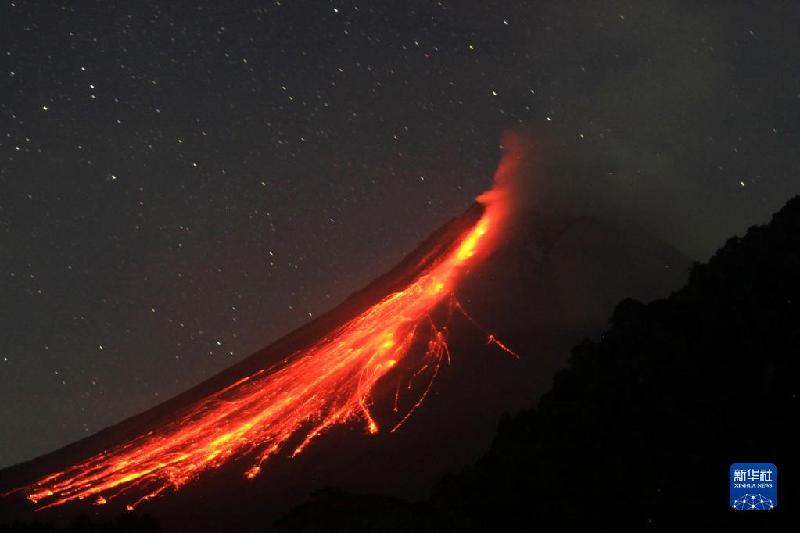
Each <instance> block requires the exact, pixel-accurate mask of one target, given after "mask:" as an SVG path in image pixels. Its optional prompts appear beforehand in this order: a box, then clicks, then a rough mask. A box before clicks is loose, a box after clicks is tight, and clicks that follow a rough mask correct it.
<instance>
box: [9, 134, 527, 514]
mask: <svg viewBox="0 0 800 533" xmlns="http://www.w3.org/2000/svg"><path fill="white" fill-rule="evenodd" d="M511 141H512V142H511V144H516V143H513V140H511ZM519 159H520V157H519V154H518V153H517V150H508V151H507V153H506V155H505V156H504V158H503V160H502V161H501V164H500V167H499V168H498V171H497V173H496V176H495V187H494V188H493V189H492V190H490V191H488V192H486V193H484V194H483V195H481V196H480V197H479V198H478V202H479V203H480V204H481V206H482V209H477V208H473V209H471V210H469V211H468V212H467V214H465V217H469V224H468V225H467V226H465V227H464V228H463V229H462V230H461V231H459V232H458V233H457V234H450V233H442V234H440V235H439V240H438V242H435V243H434V244H433V245H432V246H430V247H429V248H428V251H427V252H426V253H425V254H424V255H423V256H422V257H420V258H419V259H418V260H417V263H416V264H415V265H414V269H413V275H412V276H411V277H410V278H409V279H408V280H407V281H406V282H405V283H404V284H403V285H402V286H401V287H399V288H398V289H397V290H393V291H391V292H389V293H388V294H385V295H383V296H382V297H381V298H380V299H379V300H378V301H377V303H374V304H373V305H371V306H370V307H368V308H366V310H363V311H362V312H360V314H358V315H357V316H355V317H354V318H351V319H349V320H348V321H346V322H344V323H343V324H339V325H338V326H337V327H335V328H334V329H333V330H332V331H330V332H329V333H328V334H326V335H324V336H322V338H319V339H317V340H316V341H315V342H313V343H312V344H310V345H309V346H307V347H305V348H303V349H299V350H296V351H293V352H291V353H286V354H285V355H284V356H283V357H282V358H281V360H280V361H279V362H278V363H276V364H273V365H271V366H265V367H262V368H261V369H259V370H257V371H255V372H252V373H250V374H248V375H245V376H244V377H240V378H238V379H236V380H233V381H232V382H230V383H228V384H227V386H224V387H223V388H221V389H220V390H217V391H216V392H214V393H212V394H209V395H207V396H205V397H204V398H202V399H200V400H199V401H196V402H193V403H192V404H191V405H189V406H188V407H184V408H182V409H178V410H177V411H176V412H174V413H172V414H171V415H170V416H169V417H168V418H167V419H166V421H164V422H162V423H160V424H157V425H155V426H154V427H152V428H150V430H149V431H146V432H145V433H143V434H141V435H139V436H136V437H134V438H132V439H127V440H125V441H124V442H121V443H118V444H116V445H114V446H112V447H110V448H108V449H106V450H104V451H102V452H100V453H97V454H95V455H92V456H90V457H88V458H86V459H84V460H81V461H78V462H76V463H75V464H73V465H72V466H69V467H67V468H65V469H63V470H59V471H55V472H52V473H50V474H49V475H46V476H44V477H42V478H40V479H38V480H36V481H34V482H33V483H31V484H29V485H27V486H23V487H21V488H19V489H16V491H21V492H23V493H24V494H25V496H26V497H27V499H28V500H30V501H31V502H32V503H34V504H36V506H37V507H38V508H47V507H53V506H58V505H62V504H65V503H67V502H71V501H75V500H86V499H88V500H89V501H92V502H93V503H95V504H98V505H100V504H105V503H107V502H109V501H111V500H114V499H116V498H119V499H120V501H121V502H122V503H123V505H124V506H125V507H126V508H127V509H129V510H131V509H133V508H134V507H135V506H136V505H138V504H139V503H141V502H143V501H145V500H148V499H150V498H153V497H155V496H157V495H159V494H161V493H162V492H164V491H165V490H168V489H178V488H180V487H182V486H184V485H185V484H187V483H189V482H191V481H192V480H194V479H196V478H197V477H198V476H200V475H201V474H202V473H203V472H205V471H207V470H209V469H213V468H218V467H220V466H221V465H222V464H224V463H226V462H227V461H229V460H231V459H234V458H247V460H248V461H249V462H250V467H249V468H247V469H245V470H244V471H243V472H242V475H244V476H245V477H247V478H253V477H255V476H257V475H258V474H259V473H260V472H261V469H262V466H263V465H264V463H265V462H266V461H267V460H268V459H269V458H270V457H271V456H273V455H275V454H277V453H279V452H281V451H282V450H284V449H286V448H287V447H288V449H286V450H285V451H286V453H287V454H289V455H291V456H294V455H297V454H299V453H301V452H302V451H303V449H305V448H306V446H308V444H309V442H310V441H311V440H312V439H314V438H315V437H317V436H318V435H320V434H321V433H322V432H324V431H325V430H326V429H327V428H330V427H332V426H334V425H337V424H344V423H347V422H350V421H353V420H357V419H361V420H363V421H364V422H365V424H366V428H367V431H368V432H369V433H376V432H378V431H379V430H380V425H379V423H378V421H377V420H376V419H375V417H374V416H373V414H372V413H371V411H370V405H371V404H372V401H373V393H374V389H375V386H376V384H377V383H378V382H379V380H381V379H382V378H384V377H385V376H387V375H388V374H389V373H393V372H394V373H397V374H398V378H397V379H398V386H397V392H396V397H395V399H394V401H395V408H394V412H395V413H397V415H396V418H395V419H394V420H392V421H390V422H389V424H388V425H387V427H388V428H389V429H390V431H394V430H396V429H398V428H399V427H400V426H401V425H402V424H403V422H405V420H406V419H407V418H408V417H409V416H410V415H411V413H413V411H414V410H415V409H417V408H418V407H419V406H420V405H421V403H422V402H423V400H424V399H425V396H426V395H427V394H428V391H429V390H430V387H431V385H432V384H433V382H434V380H435V378H436V375H437V373H438V371H439V368H440V366H441V364H442V362H443V360H449V357H450V353H449V351H448V345H447V334H448V329H447V323H446V320H445V321H444V323H441V322H442V321H439V322H440V323H437V320H435V318H434V316H433V312H434V310H435V309H437V308H438V307H439V306H440V304H446V305H447V315H448V316H449V315H450V314H452V313H453V312H454V311H455V312H458V313H461V314H463V315H464V316H466V317H467V318H469V316H468V315H467V314H466V311H465V310H464V309H463V307H462V306H461V305H460V304H459V303H458V301H457V300H456V299H455V292H454V291H455V289H456V287H457V285H458V283H459V281H460V280H461V279H462V277H463V276H464V275H465V274H466V273H467V272H468V270H469V269H470V267H472V266H474V265H475V263H476V262H477V261H479V260H480V259H481V258H482V257H484V256H485V255H486V254H487V253H488V252H489V251H490V250H491V249H492V246H493V245H494V244H495V243H496V242H497V239H498V236H499V235H500V234H501V231H502V228H503V223H504V220H505V219H506V217H507V215H508V211H509V205H508V204H509V198H510V193H509V191H508V187H507V185H506V183H507V181H508V177H509V176H510V175H511V174H512V173H513V172H514V168H515V166H516V165H517V162H518V161H519ZM487 335H488V337H487V340H488V342H490V343H494V344H495V345H496V346H498V347H499V348H500V349H502V350H504V351H506V352H508V353H510V354H512V355H516V354H514V353H513V352H512V351H511V350H509V349H508V348H507V347H505V345H503V344H502V343H501V342H500V341H498V340H497V339H495V337H494V335H491V334H488V333H487ZM425 339H427V341H425ZM415 340H416V341H417V342H419V341H420V340H422V343H421V344H422V345H423V346H424V348H423V349H420V350H412V349H411V348H412V346H417V345H418V344H417V343H415ZM417 352H419V354H418V357H416V356H415V357H414V358H413V359H412V360H410V361H409V360H406V359H408V358H409V354H416V353H417ZM401 363H403V364H401ZM411 378H417V379H425V380H427V381H426V383H427V384H426V386H424V387H423V389H422V392H421V393H419V394H418V396H417V398H416V400H415V401H413V402H410V403H411V405H410V406H409V407H408V408H404V409H399V408H398V397H397V396H399V394H400V383H401V382H404V381H403V380H404V379H405V382H407V381H409V380H410V379H411ZM408 388H410V387H408ZM16 491H15V492H16Z"/></svg>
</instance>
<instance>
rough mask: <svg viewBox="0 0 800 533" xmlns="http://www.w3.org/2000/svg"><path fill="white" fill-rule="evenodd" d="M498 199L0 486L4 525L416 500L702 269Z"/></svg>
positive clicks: (203, 517)
mask: <svg viewBox="0 0 800 533" xmlns="http://www.w3.org/2000/svg"><path fill="white" fill-rule="evenodd" d="M520 157H521V156H520V154H519V153H515V152H513V151H512V152H509V153H507V154H506V156H505V157H504V159H503V160H502V162H501V164H500V167H499V169H498V172H497V175H496V182H497V183H498V185H497V186H496V188H495V189H493V190H492V191H490V192H489V193H487V194H485V195H483V196H481V197H479V199H478V200H479V201H478V203H476V204H474V205H472V206H471V207H469V208H468V209H467V210H466V211H465V212H464V213H463V214H462V215H461V216H459V217H456V218H454V219H452V220H451V221H450V222H448V223H447V224H445V225H444V226H443V227H442V228H440V229H439V230H438V231H436V232H434V233H433V234H432V235H431V236H430V237H429V238H428V239H426V240H425V241H424V242H423V243H421V244H420V245H419V247H418V248H417V249H416V250H415V251H413V252H412V253H411V254H409V255H408V256H407V257H406V258H405V259H404V260H403V261H401V262H400V264H398V265H397V266H396V267H395V268H394V269H392V270H391V271H390V272H388V273H386V274H385V275H383V276H381V277H379V278H378V279H376V280H375V281H374V282H373V283H371V284H370V285H368V286H367V287H365V288H364V289H363V290H361V291H359V292H358V293H356V294H354V295H352V296H351V297H350V298H348V299H347V300H346V301H344V302H343V303H341V304H340V305H339V306H337V307H336V308H334V309H333V310H331V311H329V312H328V313H326V314H325V315H322V316H320V317H319V318H317V319H316V320H314V321H313V322H310V323H308V324H306V325H305V326H303V327H301V328H299V329H298V330H296V331H294V332H292V333H290V334H288V335H286V336H285V337H283V338H281V339H279V340H278V341H276V342H274V343H272V344H271V345H269V346H268V347H267V348H265V349H263V350H261V351H259V352H257V353H255V354H253V355H251V356H250V357H248V358H246V359H244V360H243V361H241V362H240V363H238V364H237V365H235V366H233V367H231V368H229V369H228V370H226V371H224V372H222V373H221V374H219V375H217V376H215V377H213V378H211V379H209V380H207V381H205V382H203V383H201V384H199V385H198V386H196V387H195V388H193V389H191V390H189V391H187V392H185V393H183V394H181V395H179V396H177V397H175V398H173V399H171V400H169V401H167V402H165V403H163V404H161V405H159V406H157V407H155V408H153V409H151V410H148V411H146V412H144V413H142V414H140V415H138V416H135V417H133V418H130V419H128V420H125V421H123V422H121V423H119V424H117V425H115V426H113V427H110V428H107V429H105V430H103V431H101V432H99V433H97V434H95V435H92V436H90V437H88V438H86V439H84V440H81V441H79V442H76V443H74V444H72V445H69V446H67V447H65V448H63V449H61V450H58V451H55V452H53V453H51V454H48V455H45V456H43V457H40V458H37V459H35V460H33V461H29V462H27V463H23V464H20V465H17V466H14V467H11V468H8V469H6V470H4V471H2V472H0V491H2V492H3V494H4V497H3V498H2V500H1V501H0V505H2V508H1V509H0V512H2V513H3V514H2V515H0V519H8V518H12V517H13V518H18V517H22V518H30V517H32V516H35V517H37V518H39V519H44V520H53V521H56V522H60V521H64V520H68V519H70V517H73V516H75V515H77V514H80V513H88V514H92V515H98V516H101V517H104V516H112V515H114V514H117V513H120V512H136V513H138V512H147V513H150V514H153V515H155V516H157V517H158V518H159V520H161V521H162V522H163V523H164V524H165V525H166V526H168V529H169V527H170V526H171V527H175V528H177V527H179V525H180V527H185V526H186V524H192V527H193V528H194V529H196V530H202V529H207V530H218V529H221V528H225V527H230V526H231V525H232V524H233V525H235V526H236V528H237V529H243V530H248V529H260V530H263V528H264V527H266V526H265V523H266V525H268V524H269V523H270V519H274V518H275V517H277V516H279V515H280V514H281V513H282V512H284V511H285V510H286V509H288V508H289V507H291V506H292V505H295V504H296V503H297V502H299V501H302V500H303V499H304V498H306V497H307V495H308V494H309V493H310V492H312V491H313V490H315V489H317V488H319V487H321V486H326V485H337V486H343V487H347V488H351V489H354V490H359V491H377V492H382V493H390V494H396V495H401V496H405V497H412V498H413V497H418V496H420V495H424V494H425V493H426V491H428V490H430V488H431V486H432V484H433V482H434V481H435V480H436V479H438V478H440V477H441V476H442V474H444V473H447V472H450V471H454V470H457V469H458V468H460V467H462V466H464V465H466V464H468V463H469V462H470V461H472V460H474V458H475V457H477V455H478V454H479V453H480V452H481V451H482V450H483V449H485V448H486V447H487V446H488V444H489V441H490V439H491V435H492V434H493V433H494V430H495V427H496V423H497V419H498V417H499V415H500V414H501V413H503V412H506V411H515V410H519V409H521V408H523V407H528V406H529V405H531V404H532V403H534V402H535V401H536V399H537V398H538V396H539V395H540V394H541V393H542V392H544V390H546V388H547V386H548V384H549V381H550V379H551V378H552V375H553V373H554V372H555V371H556V370H558V369H559V368H560V367H561V366H563V364H564V361H565V359H566V356H567V353H568V350H569V347H570V346H571V345H572V344H573V343H574V342H575V341H576V340H578V339H580V338H582V337H583V336H586V335H592V334H596V333H597V332H598V331H600V330H601V329H602V328H603V326H604V325H605V317H606V316H607V314H608V311H609V310H610V309H611V307H612V306H613V304H614V303H615V302H616V301H617V300H619V299H620V298H621V297H623V296H631V295H633V296H635V297H637V298H640V299H650V298H653V297H656V296H661V295H662V294H663V293H664V292H665V291H667V290H668V289H670V288H672V287H676V286H677V285H678V284H679V283H680V281H682V280H683V278H684V276H685V273H686V271H687V270H686V267H687V266H688V260H687V259H686V258H685V257H683V256H682V255H681V254H680V253H678V252H676V251H675V250H673V249H671V248H670V247H668V246H667V245H665V244H663V243H661V242H659V241H657V240H656V239H653V238H652V237H650V236H649V235H647V234H645V233H644V232H639V231H638V230H631V229H630V228H626V229H624V230H621V229H620V228H617V227H612V226H611V225H608V224H605V223H603V222H600V221H598V220H594V219H591V218H585V217H579V216H574V215H569V214H563V213H548V212H542V211H537V212H527V211H524V210H520V211H519V212H516V213H514V214H513V216H512V214H511V204H512V199H511V196H510V190H509V189H508V188H507V183H506V182H507V181H508V180H509V178H510V177H511V176H513V175H515V174H516V173H518V168H517V164H518V163H519V161H520Z"/></svg>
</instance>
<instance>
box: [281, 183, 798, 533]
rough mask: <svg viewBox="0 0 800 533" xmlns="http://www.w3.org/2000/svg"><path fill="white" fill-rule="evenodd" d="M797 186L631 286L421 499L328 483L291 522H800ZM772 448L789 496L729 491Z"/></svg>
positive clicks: (581, 526)
mask: <svg viewBox="0 0 800 533" xmlns="http://www.w3.org/2000/svg"><path fill="white" fill-rule="evenodd" d="M798 272H800V198H795V199H793V200H792V201H790V202H789V203H788V204H787V205H786V206H785V207H784V208H783V209H782V210H781V211H780V212H779V213H777V214H776V215H775V216H774V218H773V220H772V221H771V222H770V223H769V224H768V225H767V226H764V227H754V228H751V229H750V230H749V231H748V232H747V235H746V236H745V237H743V238H733V239H730V240H729V241H728V242H727V243H726V245H725V246H724V247H723V248H722V249H720V250H719V251H718V252H717V253H716V254H715V255H714V256H713V257H712V259H711V260H710V261H709V262H708V264H704V265H698V266H696V267H695V268H694V269H693V270H692V272H691V276H690V279H689V282H688V284H687V285H686V286H685V287H684V288H683V289H681V290H679V291H677V292H676V293H674V294H672V295H671V296H670V297H669V298H668V299H665V300H658V301H655V302H652V303H650V304H647V305H645V304H642V303H640V302H637V301H635V300H630V299H628V300H624V301H622V302H621V303H620V304H619V305H618V306H617V307H616V310H615V311H614V313H613V315H612V318H611V327H610V329H609V330H608V331H607V332H606V333H605V334H604V335H603V336H602V338H601V339H600V340H598V341H596V342H592V341H588V340H587V341H584V342H583V343H582V344H579V345H578V346H577V347H575V348H574V349H573V351H572V356H571V358H570V365H569V368H567V369H566V370H564V371H562V372H560V373H558V375H557V376H556V378H555V380H554V383H553V389H552V391H551V392H549V393H548V394H546V395H545V396H544V397H543V398H542V399H541V402H540V403H539V405H538V407H537V408H536V409H534V410H530V411H525V412H522V413H520V414H519V415H517V416H514V417H505V418H504V419H503V420H502V422H501V424H500V427H499V429H498V432H497V435H496V437H495V439H494V442H493V444H492V446H491V448H490V450H489V452H488V453H486V454H485V455H484V456H483V457H482V458H481V459H480V460H479V461H478V462H477V463H476V464H475V465H474V466H473V467H471V468H469V469H468V470H466V471H465V472H464V473H462V474H460V475H457V476H450V477H447V478H445V479H444V480H443V481H442V482H441V483H440V485H439V487H438V489H437V490H436V492H435V494H434V496H433V497H432V498H431V499H430V500H428V501H427V502H425V503H420V504H409V503H405V502H403V501H401V500H386V499H380V498H377V497H372V496H357V495H352V494H347V493H342V492H338V491H332V490H329V491H325V492H321V493H319V494H317V495H316V497H315V499H313V500H312V501H311V502H310V503H308V504H306V505H304V506H301V507H299V508H297V509H295V510H294V511H293V512H291V513H290V514H289V515H288V516H286V517H285V518H284V519H283V520H282V521H281V523H280V525H281V528H282V529H283V530H285V531H295V532H298V531H304V532H311V531H498V530H503V531H583V530H590V529H591V530H614V531H643V530H661V531H672V530H685V529H691V530H695V529H696V530H700V529H701V528H702V529H703V530H716V531H730V530H737V531H775V530H784V529H789V528H790V527H793V526H796V524H797V514H798V513H797V501H798V496H799V494H798V489H797V483H796V478H797V475H798V453H799V452H798V450H800V442H798V434H799V433H798V432H797V428H796V426H797V421H798V420H800V417H799V416H798V415H800V412H798V411H799V409H798V407H800V399H798V393H800V380H799V378H800V372H798V371H799V370H800V368H799V364H800V363H798V355H800V348H798V347H800V277H799V276H798ZM746 461H764V462H773V463H775V464H776V465H777V467H778V471H779V479H780V480H781V482H780V484H779V491H778V506H777V508H776V509H775V510H773V511H769V512H762V513H747V512H744V513H743V512H735V511H733V510H731V509H730V508H729V506H728V469H729V467H730V465H731V463H733V462H746Z"/></svg>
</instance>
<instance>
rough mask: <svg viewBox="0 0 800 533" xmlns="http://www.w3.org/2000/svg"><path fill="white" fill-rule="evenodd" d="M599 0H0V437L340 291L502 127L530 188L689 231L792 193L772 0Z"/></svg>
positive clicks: (720, 231) (254, 337)
mask: <svg viewBox="0 0 800 533" xmlns="http://www.w3.org/2000/svg"><path fill="white" fill-rule="evenodd" d="M190 4H193V5H190ZM599 4H601V3H599V2H597V3H595V2H592V3H589V2H573V1H558V2H491V1H486V0H482V1H472V0H469V1H467V0H463V1H458V2H418V1H403V2H379V1H365V2H350V1H344V0H343V1H336V2H328V1H299V0H297V1H295V0H283V1H280V2H266V1H262V2H255V1H252V2H251V1H235V0H228V1H224V2H220V1H214V2H208V1H198V2H192V3H178V2H175V3H173V5H167V4H164V3H158V2H151V1H137V2H116V1H106V2H98V1H85V2H49V1H39V2H26V1H15V2H8V1H4V2H3V3H2V7H0V428H2V430H1V431H0V435H2V438H0V466H5V465H9V464H12V463H15V462H18V461H21V460H24V459H28V458H32V457H34V456H36V455H39V454H41V453H44V452H47V451H49V450H52V449H54V448H56V447H58V446H60V445H63V444H66V443H68V442H70V441H73V440H75V439H78V438H80V437H83V436H86V435H87V434H89V433H92V432H95V431H97V430H99V429H101V428H103V427H105V426H107V425H109V424H112V423H114V422H116V421H119V420H121V419H122V418H124V417H126V416H129V415H132V414H135V413H137V412H139V411H141V410H143V409H145V408H147V407H150V406H153V405H155V404H157V403H159V402H161V401H163V400H165V399H167V398H169V397H170V396H172V395H174V394H176V393H178V392H180V391H183V390H185V389H187V388H188V387H190V386H192V385H194V384H196V383H198V382H200V381H201V380H203V379H204V378H207V377H210V376H211V375H213V374H214V373H215V372H217V371H219V370H221V369H223V368H225V367H227V366H229V365H231V364H232V363H234V362H236V361H239V360H241V359H242V358H243V357H245V356H247V355H248V354H249V353H251V352H252V351H255V350H256V349H258V348H261V347H263V346H265V345H266V344H268V343H269V342H270V341H271V340H274V339H276V338H277V337H278V336H280V335H282V334H283V333H286V332H288V331H289V330H291V329H292V328H294V327H295V326H298V325H300V324H302V323H303V322H305V321H307V320H308V319H309V318H311V317H314V316H316V315H317V314H319V313H321V312H323V311H325V310H327V309H329V308H331V307H332V306H334V305H335V304H336V303H338V302H340V301H341V300H342V299H343V298H344V297H346V296H347V295H348V294H349V293H351V292H352V291H353V290H355V289H357V288H359V287H360V286H362V285H364V284H365V283H367V282H369V281H370V280H371V279H373V278H374V277H375V276H376V275H377V274H380V273H382V272H383V271H385V270H386V269H388V268H389V267H391V266H392V265H393V263H394V262H396V261H397V260H398V259H399V258H401V257H402V256H403V255H404V254H405V253H406V252H408V251H410V250H411V249H412V248H413V247H414V246H415V244H417V243H418V242H419V241H420V240H421V239H422V238H424V237H425V236H426V235H428V234H429V233H430V232H431V231H432V230H434V229H436V228H437V227H438V226H439V225H440V224H442V223H443V222H445V221H446V220H447V219H449V218H450V217H452V216H454V215H457V214H459V213H460V212H461V211H462V210H463V209H464V208H466V207H467V206H468V205H469V203H470V202H471V200H472V198H474V197H475V195H476V194H478V193H479V192H481V191H482V190H483V189H485V188H487V187H488V186H489V184H490V181H491V174H492V172H493V169H494V167H495V165H496V162H497V160H498V157H499V149H498V143H499V141H500V138H501V134H502V132H503V131H504V130H505V129H509V128H516V129H518V130H521V131H525V132H528V133H529V134H532V135H534V136H535V137H536V138H537V139H541V140H542V142H543V143H545V144H546V146H548V149H547V150H546V151H545V152H544V153H543V154H542V157H543V159H546V160H547V165H546V171H545V170H542V172H540V173H537V175H536V176H534V177H532V183H534V187H533V188H532V189H533V192H532V193H531V198H530V199H529V200H530V202H531V203H532V205H534V206H535V207H538V208H542V209H545V208H546V209H553V210H559V209H565V210H566V209H569V210H573V211H578V212H581V213H582V214H591V215H595V216H604V215H605V216H615V217H624V218H626V219H627V220H629V221H630V223H633V224H637V225H641V226H642V227H644V228H645V229H647V230H648V231H650V232H652V234H653V235H655V236H656V237H658V238H661V239H664V240H666V241H668V242H669V243H671V244H672V245H673V246H676V247H677V248H678V249H680V250H681V251H683V252H684V253H686V254H688V255H690V256H691V257H694V258H697V259H704V258H706V257H707V256H708V254H710V253H711V252H712V251H713V250H714V249H715V248H716V247H717V246H719V245H720V244H721V243H722V242H723V241H724V239H725V238H726V237H728V236H730V235H732V234H734V233H737V232H742V231H743V230H744V229H745V228H746V227H747V226H749V225H751V224H754V223H760V222H764V221H766V220H767V219H768V216H769V214H770V213H772V212H773V211H775V210H776V209H777V208H778V207H780V206H781V205H782V204H783V203H784V202H785V201H786V200H787V199H788V198H789V197H790V196H791V195H792V194H796V193H798V192H800V179H798V175H800V174H799V171H800V156H799V155H798V149H797V147H798V141H800V128H799V126H800V32H798V31H797V28H798V27H800V26H798V25H799V24H800V8H798V7H797V4H796V2H791V1H787V2H779V1H775V2H737V1H733V0H724V1H719V2H699V1H687V2H675V1H669V0H653V1H649V2H629V1H624V2H623V1H608V2H603V3H602V6H600V5H599ZM754 6H759V7H758V8H756V7H754Z"/></svg>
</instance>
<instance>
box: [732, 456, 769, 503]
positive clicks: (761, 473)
mask: <svg viewBox="0 0 800 533" xmlns="http://www.w3.org/2000/svg"><path fill="white" fill-rule="evenodd" d="M730 480H731V507H733V508H734V509H736V510H737V511H769V510H770V509H774V508H775V507H776V506H777V505H778V469H777V468H776V467H775V465H774V464H772V463H733V464H732V465H731V472H730Z"/></svg>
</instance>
